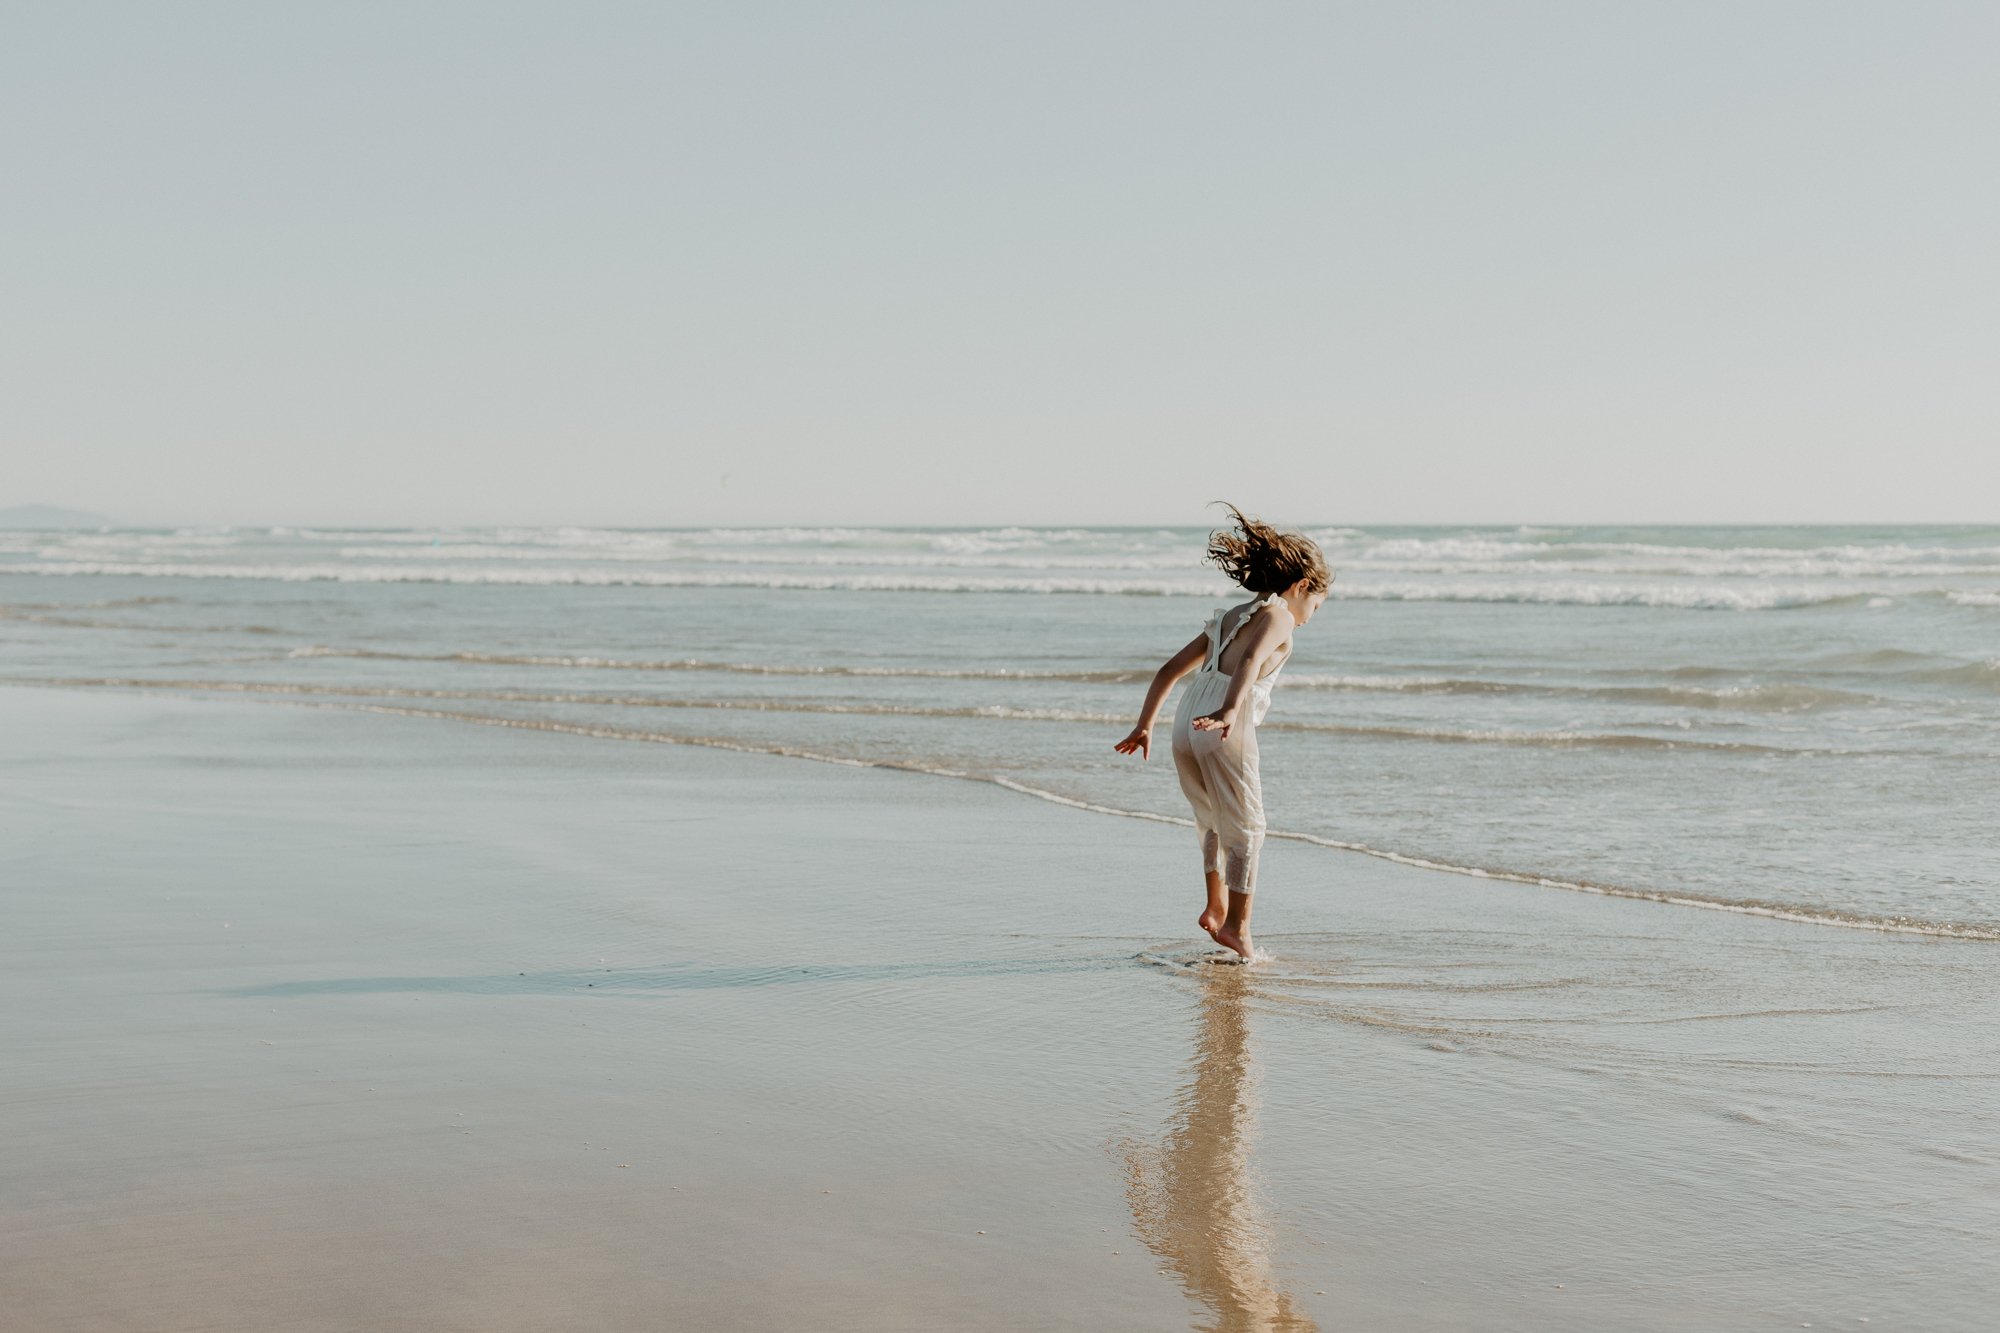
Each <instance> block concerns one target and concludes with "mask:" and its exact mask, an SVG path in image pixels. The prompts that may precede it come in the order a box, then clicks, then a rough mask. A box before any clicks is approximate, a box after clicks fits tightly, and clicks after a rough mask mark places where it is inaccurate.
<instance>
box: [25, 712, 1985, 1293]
mask: <svg viewBox="0 0 2000 1333" xmlns="http://www.w3.org/2000/svg"><path fill="white" fill-rule="evenodd" d="M0 735H4V736H5V738H6V740H5V751H4V762H0V848H4V866H5V875H4V894H5V898H4V902H5V912H6V920H7V922H8V930H7V931H6V934H5V937H4V942H0V991H4V1000H0V1005H4V1011H5V1013H6V1014H7V1015H8V1021H7V1023H6V1026H5V1032H4V1047H5V1050H4V1061H0V1106H4V1114H0V1145H4V1149H5V1151H4V1153H0V1163H3V1164H0V1270H4V1287H5V1289H6V1291H7V1293H8V1295H7V1304H8V1306H9V1313H8V1317H7V1319H6V1321H5V1322H6V1324H7V1326H8V1327H9V1328H19V1329H23V1330H37V1331H39V1330H141V1329H143V1330H181V1329H231V1330H234V1329H242V1330H253V1329H259V1330H269V1329H301V1330H317V1329H326V1330H334V1329H356V1328H370V1329H411V1330H416V1329H425V1330H438V1329H468V1330H470V1329H481V1330H493V1329H523V1330H526V1329H547V1328H558V1327H559V1328H567V1329H604V1330H619V1329H638V1328H672V1329H683V1328H684V1329H697V1328H698V1329H745V1330H749V1329H760V1330H762V1329H829V1328H830V1329H850V1328H851V1329H913V1330H914V1329H935V1328H1078V1329H1134V1330H1139V1329H1149V1330H1157V1329H1169V1328H1183V1327H1196V1328H1215V1329H1306V1328H1322V1329H1331V1328H1335V1327H1343V1326H1347V1327H1353V1326H1359V1327H1366V1328H1376V1329H1451V1328H1466V1327H1479V1328H1483V1329H1524V1330H1525V1329H1538V1330H1546V1329H1578V1330H1583V1329H1602V1328H1606V1327H1612V1326H1618V1327H1624V1328H1645V1329H1652V1328H1658V1329H1715V1328H1732V1329H1733V1328H1795V1327H1799V1326H1801V1325H1805V1324H1810V1325H1811V1326H1812V1327H1816V1328H1856V1329H1860V1328H1872V1329H1883V1328H1923V1329H1928V1330H1936V1329H1957V1328H1965V1329H1972V1328H1977V1327H1980V1326H1981V1322H1980V1321H1981V1319H1982V1318H1983V1314H1984V1312H1985V1311H1986V1310H1988V1309H1989V1308H1990V1307H1989V1305H1988V1303H1987V1299H1986V1298H1987V1295H1988V1293H1989V1291H1990V1279H1991V1277H1992V1271H1991V1254H1990V1239H1991V1236H1992V1235H1993V1234H1995V1231H1994V1223H1995V1222H1996V1220H2000V1218H1996V1209H1997V1208H2000V1204H1997V1203H1996V1200H2000V1195H1996V1194H1995V1191H1994V1188H1993V1182H1994V1180H1995V1174H1994V1173H1995V1170H1996V1164H1995V1160H1994V1158H1993V1156H1992V1154H1991V1152H1990V1147H1989V1143H1990V1140H1988V1139H1986V1138H1984V1137H1983V1135H1984V1134H1985V1133H1986V1132H1987V1131H1988V1130H1990V1118H1989V1117H1988V1115H1987V1112H1986V1110H1985V1107H1984V1105H1983V1100H1982V1099H1983V1098H1984V1097H1985V1095H1986V1094H1987V1093H1988V1092H1989V1091H1990V1088H1991V1086H1992V1083H1991V1079H1992V1078H1993V1076H1994V1070H1993V1062H1992V1052H1993V1041H1992V1038H1991V1037H1990V1036H1986V1035H1982V1034H1986V1033H1990V1032H1991V1031H1992V1030H1994V1029H1993V1028H1992V1026H1991V1023H1992V1019H1993V1018H1994V1017H1995V1014H1994V1012H1993V1011H1994V1002H1993V1000H1992V998H1991V997H1990V995H1989V994H1988V993H1987V990H1986V987H1985V984H1984V975H1985V973H1986V972H1987V971H1988V970H1989V967H1988V964H1987V962H1986V960H1987V958H1988V956H1989V950H1990V946H1988V945H1985V944H1982V943H1976V942H1964V941H1951V940H1939V939H1932V938H1909V939H1898V938H1895V937H1890V936H1885V935H1882V934H1880V933H1877V932H1872V931H1855V930H1838V929H1828V928H1823V927H1813V926H1803V925H1798V924H1795V923H1788V922H1781V921H1770V920H1761V919H1751V918H1741V917H1733V916H1730V915H1728V914H1725V913H1714V912H1685V911H1675V910H1673V909H1670V908H1663V907H1660V906H1658V905H1655V904H1649V903H1638V902H1625V901H1615V900H1606V899H1595V898H1590V897H1587V896H1584V895H1579V894H1575V893H1566V892H1557V891H1548V890H1536V889H1533V888H1527V887H1523V886H1519V885H1498V884H1491V883H1481V882H1480V881H1478V880H1476V879H1471V878H1467V877H1464V876H1450V875H1442V874H1436V873H1431V872H1424V871H1420V870H1415V869H1411V868H1407V867H1400V866H1395V865H1391V864H1387V863H1384V862H1382V861H1379V860H1374V859H1370V858H1366V857H1358V856H1352V855H1347V854H1341V853H1336V852H1329V851H1326V850H1323V849H1319V848H1314V847H1309V846H1303V845H1298V844H1285V843H1273V844H1272V845H1271V846H1270V847H1269V849H1268V850H1267V852H1266V865H1265V869H1264V884H1265V886H1266V887H1265V889H1264V893H1263V905H1262V906H1261V907H1260V912H1259V925H1260V931H1259V938H1260V941H1261V942H1262V943H1263V944H1264V946H1265V947H1266V948H1268V949H1270V950H1271V951H1272V953H1273V954H1274V955H1275V958H1274V961H1273V962H1271V963H1269V964H1260V965H1259V966H1258V967H1257V968H1255V969H1250V970H1247V971H1246V970H1244V969H1237V968H1224V967H1215V966H1209V965H1207V964H1205V963H1203V962H1202V961H1201V959H1202V957H1203V955H1204V954H1205V952H1206V951H1205V950H1203V949H1199V948H1196V947H1195V944H1194V941H1193V939H1192V938H1191V919H1192V916H1193V914H1194V911H1195V910H1196V907H1197V902H1196V894H1195V890H1194V886H1193V877H1192V874H1191V872H1190V866H1191V865H1192V863H1193V851H1192V848H1191V846H1190V842H1191V839H1190V836H1189V835H1188V834H1187V832H1186V830H1184V829H1180V828H1176V827H1172V826H1168V825H1162V824H1157V823H1150V822H1146V821H1141V820H1131V819H1118V818H1111V817H1106V816H1102V815H1096V814H1092V813H1089V812H1085V811H1080V810H1074V809H1067V808H1063V807H1061V806H1058V805H1054V804H1050V803H1047V802H1042V801H1036V800H1033V799H1029V798H1026V797H1023V796H1019V795H1016V794H1012V793H1008V792H1005V791H1002V790H999V789H997V788H995V787H993V786H990V785H986V784H979V783H970V782H958V781H952V780H949V779H943V778H938V777H932V776H926V775H919V774H910V773H900V772H893V771H884V770H879V769H866V768H855V767H846V766H836V765H829V764H817V763H811V762H806V761H801V760H793V759H786V758H778V757H771V756H763V755H745V754H732V753H726V752H719V751H715V750H708V749H699V748H693V747H686V746H676V745H660V744H634V743H624V742H618V741H605V740H594V739H590V738H586V737H579V736H572V735H564V734H559V733H551V732H548V731H533V730H518V729H509V728H503V727H495V726H478V725H468V724H465V723H460V722H453V721H447V720H429V719H414V718H408V717H390V716H380V715H370V714H368V713H366V712H359V711H352V710H348V709H340V708H310V707H299V706H295V705H270V704H263V703H258V702H255V701H242V700H231V701H205V700H189V699H168V698H160V697H148V696H144V695H140V694H111V693H102V692H100V693H96V694H88V695H86V694H83V693H78V692H66V691H59V690H45V689H27V688H8V689H4V690H0ZM1308 946H1310V947H1308ZM1288 957H1291V958H1294V959H1297V958H1308V957H1309V958H1313V959H1322V958H1323V959H1325V960H1328V961H1326V962H1325V963H1324V965H1319V964H1315V965H1313V966H1311V967H1306V966H1303V965H1300V964H1297V963H1296V962H1294V963H1292V964H1288V962H1287V959H1288ZM1690 971H1692V972H1694V973H1697V974H1698V975H1695V976H1692V977H1690V975H1689V973H1690ZM1902 1074H1907V1075H1909V1076H1908V1077H1900V1076H1899V1075H1902Z"/></svg>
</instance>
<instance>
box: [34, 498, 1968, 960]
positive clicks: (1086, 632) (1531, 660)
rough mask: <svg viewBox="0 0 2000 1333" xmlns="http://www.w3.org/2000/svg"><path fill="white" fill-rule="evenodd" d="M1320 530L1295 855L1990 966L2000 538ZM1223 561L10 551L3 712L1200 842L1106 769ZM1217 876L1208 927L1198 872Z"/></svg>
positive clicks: (1301, 671)
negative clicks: (513, 754)
mask: <svg viewBox="0 0 2000 1333" xmlns="http://www.w3.org/2000/svg"><path fill="white" fill-rule="evenodd" d="M1304 530H1305V531H1306V532H1307V533H1308V535H1310V536H1312V537H1313V538H1315V539H1316V540H1317V541H1319V542H1320V543H1321V545H1322V546H1323V548H1324V549H1325V551H1326V554H1327V557H1328V560H1329V562H1330V563H1331V565H1332V566H1333V568H1334V571H1335V575H1336V578H1335V583H1334V585H1333V591H1332V597H1331V600H1330V601H1329V603H1328V605H1327V607H1326V609H1325V610H1323V611H1322V612H1321V613H1320V615H1319V616H1317V617H1316V618H1315V619H1314V620H1313V622H1312V624H1311V625H1309V626H1308V627H1306V628H1305V629H1303V630H1301V631H1300V633H1299V636H1298V641H1297V646H1296V650H1295V652H1294V654H1293V657H1292V660H1291V661H1290V663H1289V664H1288V665H1287V667H1286V668H1285V671H1284V673H1283V675H1282V676H1281V677H1280V681H1279V684H1278V687H1277V694H1276V701H1275V703H1274V706H1273V708H1272V710H1271V714H1270V717H1269V719H1268V720H1267V721H1266V722H1265V724H1264V726H1263V728H1262V735H1263V739H1262V751H1263V756H1264V778H1265V794H1266V807H1267V811H1268V813H1269V816H1270V819H1271V824H1272V831H1273V835H1274V836H1282V837H1293V838H1297V839H1302V840H1306V841H1313V842H1321V843H1325V844H1327V845H1329V846H1331V847H1335V848H1345V849H1352V850H1358V851H1365V852H1368V853H1371V854H1374V855H1378V856H1383V857H1389V858H1392V859H1402V860H1408V861H1413V862H1417V863H1420V864H1424V865H1431V866H1437V867H1442V868H1445V869H1449V870H1452V871H1456V872H1459V873H1462V874H1465V875H1470V876H1479V877H1485V878H1487V879H1490V880H1492V881H1494V882H1493V884H1492V886H1491V891H1492V892H1493V893H1495V894H1506V893H1518V892H1521V891H1523V890H1522V889H1521V888H1520V887H1518V886H1517V885H1516V884H1514V883H1512V882H1510V881H1526V882H1528V883H1530V884H1534V885H1541V886H1550V887H1556V888H1562V889H1568V890H1573V891H1576V892H1579V893H1595V894H1610V895H1621V896H1631V897H1643V898H1651V899H1656V900H1658V901H1660V902H1662V903H1663V904H1667V905H1669V906H1671V907H1673V908H1675V909H1677V910H1690V911H1702V910H1710V911H1733V912H1744V913H1752V914H1759V915H1766V916H1777V917H1784V918H1789V919H1793V920H1797V921H1801V922H1806V923H1810V924H1813V925H1816V926H1823V927H1849V928H1855V927H1858V928H1863V929H1871V930H1887V931H1896V932H1909V933H1918V934H1931V935H1942V936H1958V937H1973V938H1986V939H2000V839H1996V836H1995V829H1996V824H2000V762H1996V761H2000V527H1959V528H1945V527H1771V528H1744V527H1715V528H1701V527H1648V528H1637V527H1450V528H1444V527H1399V528H1385V527H1370V528H1355V527H1343V526H1323V525H1316V526H1309V527H1307V528H1305V529H1304ZM1205 535H1206V529H1204V528H1199V527H1187V528H1115V527H1107V528H1059V529H1057V528H1024V527H1006V528H750V529H598V528H575V527H548V528H504V527H485V528H447V527H439V528H411V529H359V528H357V529H314V528H284V527H268V528H267V527H234V528H176V529H147V530H105V531H87V532H13V533H0V679H5V680H7V681H13V682H17V683H36V684H57V685H62V686H67V687H74V688H79V689H100V690H101V689H109V690H149V691H157V692H164V693H170V694H175V695H185V696H207V697H229V698H243V697H246V696H248V697H254V698H256V699H258V700H263V701H269V702H273V703H282V704H291V705H312V706H321V707H342V708H366V709H369V710H372V711H375V712H377V713H392V714H393V713H399V712H401V713H410V714H417V715H424V716H430V715H438V714H448V715H451V716H454V717H463V718H465V719H468V720H471V721H475V722H482V723H487V724H495V725H511V726H522V727H542V728H550V729H554V730H562V731H584V732H588V733H591V734H601V735H605V736H609V737H615V738H629V739H631V740H635V741H676V742H690V743H697V744H709V745H721V746H728V747H738V748H743V749H748V750H763V751H773V752H780V753H790V754H800V755H807V756H812V757H817V758H821V759H827V760H835V761H840V762H848V763H859V764H873V765H888V766H896V767H905V768H913V769H919V770H925V771H930V772H936V773H940V774H949V775H952V776H956V777H963V778H971V779H979V780H985V781H990V782H995V783H1000V784H1002V785H1005V786H1008V787H1011V788H1014V789H1016V790H1020V791H1025V792H1030V793H1033V794H1036V795H1039V796H1043V797H1046V798H1048V799H1052V800H1058V801H1062V802H1068V803H1074V804H1081V805H1085V806H1089V807H1092V808H1096V809H1100V810H1103V811H1106V812H1111V813H1123V814H1130V815H1138V816H1145V817H1155V818H1161V817H1163V818H1167V819H1176V818H1184V817H1185V805H1184V803H1183V801H1182V799H1181V796H1180V793H1179V790H1178V788H1177V786H1176V784H1175V780H1174V775H1173V767H1172V763H1171V760H1170V759H1169V757H1168V756H1167V755H1166V753H1165V751H1166V743H1167V728H1166V726H1165V725H1164V724H1163V725H1162V726H1161V728H1160V730H1159V731H1158V732H1157V733H1156V740H1157V742H1158V746H1157V748H1156V750H1155V753H1154V756H1153V758H1152V760H1151V761H1150V762H1148V763H1140V762H1136V761H1133V760H1127V759H1123V758H1121V757H1119V756H1117V755H1115V754H1114V753H1113V752H1112V749H1111V746H1112V743H1113V742H1114V741H1116V740H1117V739H1118V738H1119V737H1120V736H1121V735H1123V733H1124V730H1125V729H1126V728H1127V727H1128V726H1129V725H1130V722H1131V719H1132V717H1133V716H1134V714H1135V713H1136V711H1137V709H1138V706H1139V702H1140V699H1141V697H1142V695H1143V693H1144V689H1145V685H1146V682H1147V680H1148V678H1149V677H1150V674H1151V672H1152V670H1153V669H1154V668H1155V667H1156V666H1157V665H1158V663H1159V662H1160V661H1161V660H1163V659H1165V658H1166V657H1167V656H1168V655H1170V654H1171V653H1172V652H1173V651H1174V650H1176V649H1177V648H1179V647H1180V646H1181V645H1182V644H1184V643H1185V642H1187V641H1188V640H1189V639H1190V638H1192V637H1194V636H1195V635H1197V634H1198V633H1199V632H1200V630H1201V626H1202V624H1203V622H1204V621H1205V619H1206V618H1207V616H1208V615H1209V614H1210V612H1211V611H1212V610H1213V609H1214V608H1215V607H1217V606H1220V605H1227V604H1230V603H1231V602H1233V601H1236V600H1241V594H1240V593H1239V592H1237V591H1236V590H1234V589H1233V588H1232V587H1231V586H1230V585H1228V584H1227V582H1226V581H1225V580H1224V579H1223V578H1222V577H1221V576H1220V575H1219V574H1217V573H1216V572H1215V571H1214V570H1213V569H1210V568H1208V567H1206V566H1204V565H1203V563H1202V561H1201V554H1202V549H1203V545H1204V539H1205ZM1167 716H1168V717H1170V716H1171V705H1169V711H1168V713H1167ZM1187 864H1188V883H1187V884H1186V885H1181V886H1178V887H1180V888H1182V889H1184V890H1185V891H1186V892H1187V894H1188V895H1189V896H1190V897H1191V898H1192V897H1193V896H1194V893H1195V889H1196V888H1197V887H1198V881H1199V874H1198V872H1199V863H1198V860H1197V857H1196V852H1195V847H1194V839H1193V836H1192V834H1190V835H1189V837H1188V857H1187ZM1262 887H1263V890H1264V892H1265V895H1266V896H1267V897H1269V898H1270V899H1271V900H1272V906H1275V905H1276V904H1277V903H1279V902H1281V901H1282V898H1283V895H1284V893H1285V891H1286V890H1285V886H1284V885H1282V884H1272V883H1267V884H1265V885H1263V886H1262ZM1260 924H1265V925H1266V926H1267V928H1270V929H1281V928H1282V917H1281V915H1279V914H1277V913H1275V912H1273V911H1272V910H1271V908H1270V907H1267V908H1266V910H1265V912H1264V913H1262V914H1260Z"/></svg>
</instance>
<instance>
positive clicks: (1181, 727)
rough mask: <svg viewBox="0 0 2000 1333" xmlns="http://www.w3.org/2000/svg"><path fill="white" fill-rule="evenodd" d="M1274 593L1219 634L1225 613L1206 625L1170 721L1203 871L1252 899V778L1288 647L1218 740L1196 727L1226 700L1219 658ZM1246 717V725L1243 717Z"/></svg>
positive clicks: (1259, 805) (1259, 829) (1256, 842)
mask: <svg viewBox="0 0 2000 1333" xmlns="http://www.w3.org/2000/svg"><path fill="white" fill-rule="evenodd" d="M1283 600H1284V599H1283V598H1281V597H1279V596H1278V595H1277V594H1276V593H1272V594H1271V595H1270V596H1268V597H1263V598H1260V599H1258V600H1257V601H1256V602H1253V603H1251V605H1249V606H1248V607H1246V608H1245V609H1244V611H1243V614H1242V615H1240V616H1238V617H1237V618H1236V621H1235V623H1234V624H1232V625H1230V626H1229V628H1228V630H1227V631H1224V629H1223V627H1222V624H1223V621H1224V620H1226V619H1227V618H1228V616H1229V610H1228V608H1226V607H1224V608H1220V609H1218V610H1217V611H1216V613H1215V615H1214V616H1212V617H1211V618H1210V619H1209V622H1208V645H1209V646H1208V657H1207V659H1206V660H1205V661H1203V663H1202V665H1201V670H1199V671H1197V672H1195V673H1194V675H1193V676H1191V677H1189V679H1188V687H1187V692H1186V693H1185V694H1183V695H1181V703H1180V708H1179V710H1178V711H1177V712H1175V714H1174V768H1175V769H1176V770H1177V771H1178V772H1179V773H1180V778H1181V791H1182V792H1184V793H1186V795H1187V798H1188V804H1189V805H1192V806H1193V807H1194V825H1195V831H1196V832H1197V833H1198V834H1199V835H1200V837H1201V863H1202V869H1203V870H1206V871H1213V872H1216V873H1219V874H1220V875H1221V876H1222V882H1223V884H1224V885H1225V886H1226V887H1227V888H1228V890H1229V891H1230V892H1231V893H1250V892H1252V891H1253V890H1255V888H1256V887H1257V853H1258V852H1259V851H1260V850H1261V849H1262V848H1263V845H1264V786H1263V782H1262V780H1261V779H1260V778H1259V777H1258V775H1257V725H1258V724H1259V723H1260V722H1262V721H1263V720H1264V714H1265V713H1267V712H1269V711H1270V708H1271V682H1272V681H1273V680H1274V679H1275V678H1276V677H1277V674H1278V672H1279V671H1281V670H1283V669H1284V665H1285V662H1286V660H1287V659H1288V658H1289V657H1290V656H1291V651H1292V646H1291V644H1290V643H1287V644H1286V645H1285V647H1284V651H1283V652H1282V653H1280V654H1279V655H1278V657H1277V660H1276V662H1275V663H1273V664H1272V665H1271V666H1270V668H1269V669H1268V670H1266V671H1265V672H1264V674H1263V675H1261V676H1259V677H1258V678H1257V679H1256V680H1254V681H1252V682H1251V683H1250V692H1249V697H1248V698H1246V699H1245V700H1244V702H1243V704H1242V705H1241V706H1240V707H1239V711H1238V714H1237V719H1236V721H1235V723H1234V724H1233V725H1231V727H1230V728H1229V738H1228V739H1227V740H1224V739H1223V737H1222V733H1221V732H1220V731H1196V730H1195V729H1194V720H1195V719H1196V718H1198V717H1206V716H1207V715H1208V714H1210V713H1213V712H1214V711H1215V710H1216V709H1218V708H1220V707H1222V700H1223V697H1224V696H1225V695H1227V694H1228V693H1229V682H1230V679H1231V677H1230V675H1229V673H1228V672H1226V671H1224V670H1222V668H1221V662H1222V650H1223V649H1225V648H1227V647H1228V646H1229V643H1230V640H1232V639H1234V638H1235V637H1236V632H1237V631H1238V630H1240V629H1242V628H1243V626H1244V625H1246V624H1248V623H1249V620H1250V617H1252V616H1254V615H1256V614H1257V613H1258V612H1259V611H1261V610H1263V609H1264V608H1265V607H1267V606H1270V605H1272V604H1273V603H1282V602H1283ZM1246 713H1247V715H1248V716H1247V717H1246V716H1245V714H1246Z"/></svg>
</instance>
